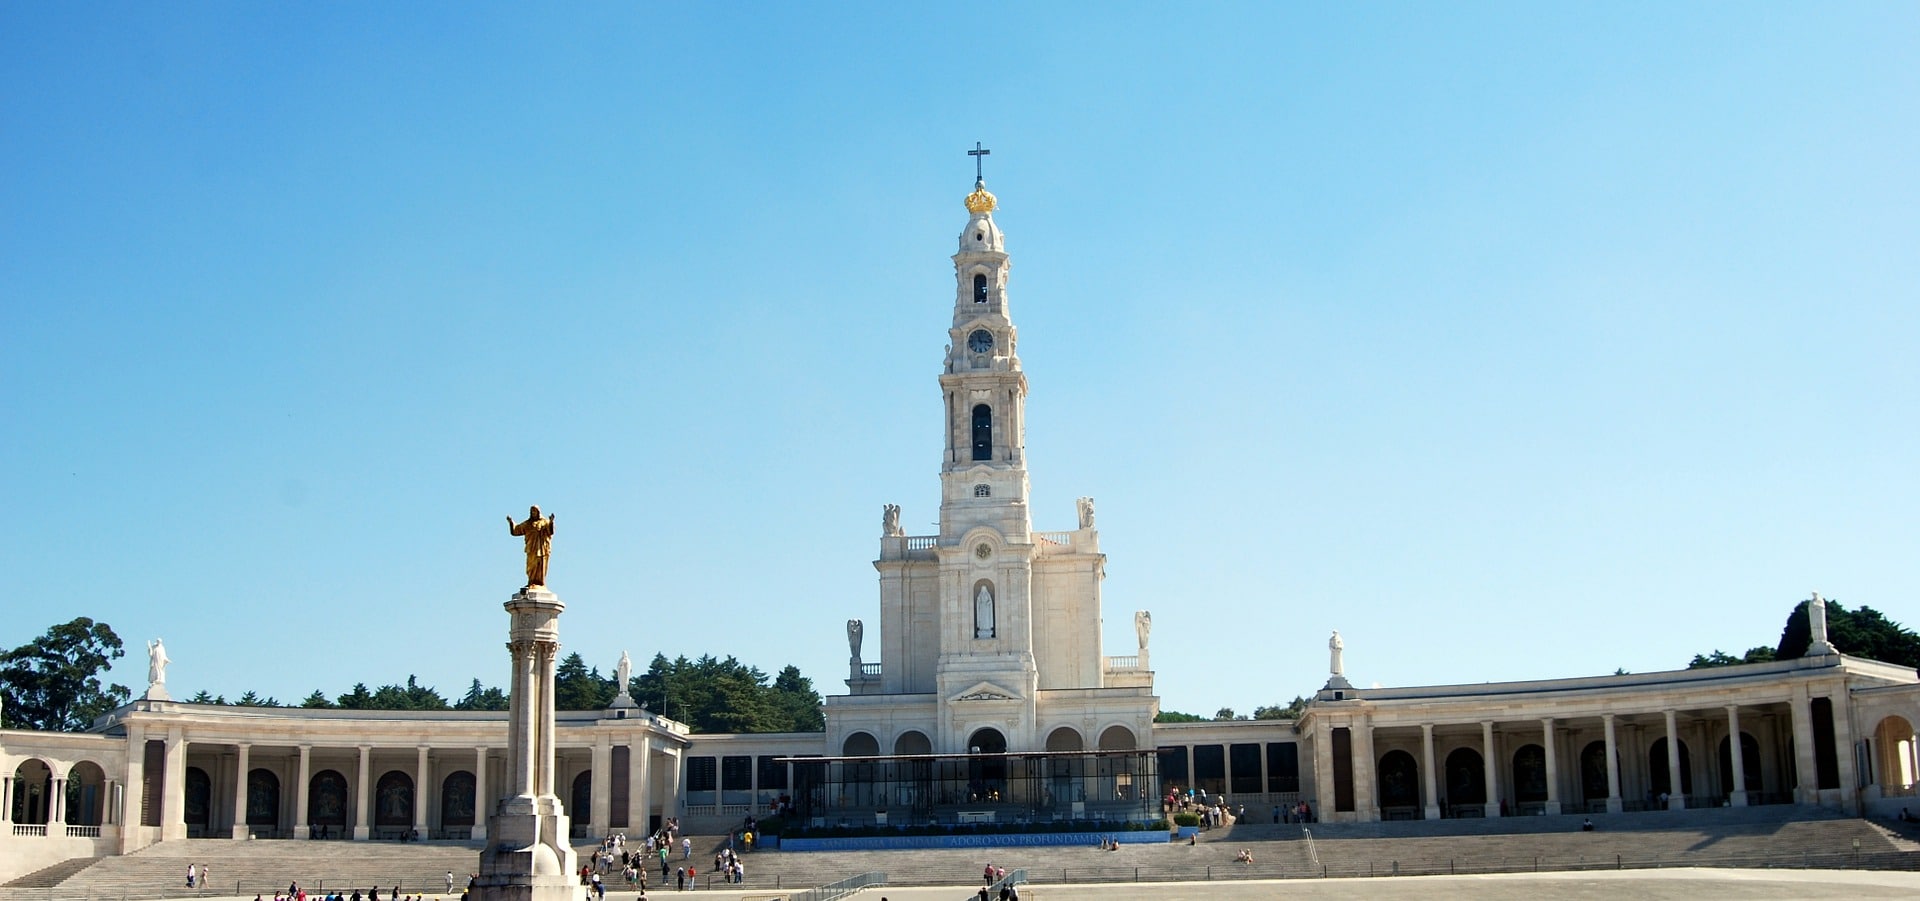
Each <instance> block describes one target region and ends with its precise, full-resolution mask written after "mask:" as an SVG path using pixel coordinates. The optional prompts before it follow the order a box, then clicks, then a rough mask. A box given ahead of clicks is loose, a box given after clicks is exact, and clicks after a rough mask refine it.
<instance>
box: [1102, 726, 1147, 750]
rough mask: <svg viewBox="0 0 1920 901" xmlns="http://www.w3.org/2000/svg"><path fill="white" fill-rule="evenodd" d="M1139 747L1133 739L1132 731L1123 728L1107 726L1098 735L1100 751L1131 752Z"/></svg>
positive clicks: (1137, 742)
mask: <svg viewBox="0 0 1920 901" xmlns="http://www.w3.org/2000/svg"><path fill="white" fill-rule="evenodd" d="M1138 747H1140V744H1139V741H1138V740H1137V739H1135V738H1134V736H1133V730H1132V729H1129V728H1127V727H1125V726H1108V727H1107V728H1106V729H1105V730H1104V731H1102V732H1101V733H1100V750H1102V751H1131V750H1133V749H1135V748H1138Z"/></svg>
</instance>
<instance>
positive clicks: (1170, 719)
mask: <svg viewBox="0 0 1920 901" xmlns="http://www.w3.org/2000/svg"><path fill="white" fill-rule="evenodd" d="M1153 721H1154V722H1156V723H1204V722H1206V721H1207V718H1206V717H1204V716H1200V715H1198V714H1192V713H1181V712H1180V711H1178V710H1162V711H1160V712H1159V713H1156V714H1154V715H1153Z"/></svg>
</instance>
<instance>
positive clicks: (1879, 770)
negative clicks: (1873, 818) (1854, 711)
mask: <svg viewBox="0 0 1920 901" xmlns="http://www.w3.org/2000/svg"><path fill="white" fill-rule="evenodd" d="M1869 741H1870V742H1871V750H1872V751H1873V781H1874V782H1875V783H1876V784H1878V785H1879V786H1880V787H1881V792H1882V794H1903V793H1909V792H1911V791H1912V790H1913V787H1914V783H1915V782H1920V748H1916V745H1917V744H1920V742H1916V739H1915V735H1914V729H1913V723H1912V721H1910V720H1908V719H1907V718H1906V717H1904V716H1900V715H1898V714H1895V715H1892V716H1887V717H1884V718H1882V719H1881V720H1880V722H1879V723H1878V724H1876V725H1875V726H1874V728H1873V737H1872V738H1871V739H1869Z"/></svg>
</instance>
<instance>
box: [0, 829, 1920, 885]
mask: <svg viewBox="0 0 1920 901" xmlns="http://www.w3.org/2000/svg"><path fill="white" fill-rule="evenodd" d="M1583 818H1584V816H1583V815H1568V816H1559V817H1529V818H1518V817H1516V818H1512V819H1511V820H1510V821H1505V822H1503V821H1501V820H1497V819H1496V820H1481V821H1474V820H1447V821H1437V822H1433V823H1424V822H1416V823H1388V824H1314V825H1312V826H1310V827H1309V828H1310V829H1311V830H1312V834H1313V840H1312V841H1311V842H1309V841H1308V840H1307V839H1306V838H1305V836H1304V835H1303V834H1302V831H1301V828H1300V827H1299V826H1297V825H1278V826H1276V825H1272V824H1260V823H1247V824H1242V825H1237V826H1230V827H1226V828H1223V829H1218V830H1212V831H1209V832H1207V833H1203V835H1202V837H1201V838H1200V840H1199V841H1197V842H1196V843H1194V844H1191V845H1190V844H1187V843H1186V842H1171V843H1165V844H1162V843H1153V844H1141V845H1123V846H1121V848H1120V849H1119V850H1117V851H1102V850H1100V849H1099V848H1098V847H1097V846H1087V847H1063V846H1037V847H1004V848H1000V847H996V848H962V849H921V850H907V851H835V852H807V853H802V852H780V851H758V852H755V853H752V854H747V855H744V856H743V859H744V861H745V863H746V869H747V880H746V882H745V884H744V885H742V886H740V888H744V889H761V890H764V889H774V888H779V889H794V888H809V887H813V886H818V885H824V884H827V883H830V882H834V881H837V880H840V879H844V878H846V877H848V876H852V875H855V874H858V873H863V872H872V871H878V872H884V873H887V874H888V876H889V879H890V881H891V882H893V883H894V884H902V885H978V884H979V882H980V877H981V868H982V867H983V866H985V865H987V864H989V863H992V864H994V865H997V866H1000V867H1005V868H1006V869H1008V870H1015V869H1025V870H1027V871H1028V874H1029V878H1030V879H1031V880H1032V881H1033V882H1035V883H1036V884H1039V885H1046V884H1049V883H1088V882H1113V883H1125V882H1163V881H1173V880H1181V881H1186V880H1217V879H1247V878H1267V879H1273V878H1306V877H1320V876H1322V875H1325V876H1356V875H1358V876H1365V875H1370V874H1371V875H1389V874H1391V873H1394V872H1399V873H1401V874H1414V873H1447V872H1456V873H1473V872H1489V871H1496V870H1526V869H1535V868H1538V869H1541V870H1556V869H1559V870H1564V869H1582V868H1597V867H1607V868H1612V867H1615V866H1620V867H1625V868H1636V867H1648V866H1751V867H1802V866H1815V867H1834V866H1853V865H1862V864H1873V865H1877V866H1902V867H1920V851H1916V850H1915V849H1916V848H1920V845H1917V844H1916V843H1915V842H1913V841H1912V840H1910V839H1909V838H1904V837H1901V836H1898V835H1896V834H1894V833H1893V832H1890V831H1889V830H1888V829H1887V828H1884V827H1882V826H1879V825H1876V824H1873V823H1869V822H1867V821H1865V820H1860V819H1853V818H1845V817H1839V816H1836V815H1832V814H1827V813H1822V812H1818V811H1810V810H1807V809H1805V808H1787V807H1783V808H1776V809H1773V810H1758V811H1756V810H1753V809H1748V810H1745V811H1742V810H1719V811H1686V812H1677V811H1676V812H1659V813H1636V814H1616V815H1612V816H1604V815H1594V816H1592V820H1593V822H1594V825H1595V827H1596V828H1595V831H1593V832H1582V831H1580V828H1579V827H1580V822H1581V820H1582V819H1583ZM1526 827H1531V828H1532V830H1533V831H1521V830H1523V829H1524V828H1526ZM723 841H724V839H723V838H722V837H720V836H698V837H695V838H694V849H695V850H694V856H693V860H692V863H693V865H694V866H695V867H697V868H698V869H699V871H700V874H701V876H700V882H701V884H702V887H703V888H705V887H709V886H711V887H714V888H718V887H719V886H718V884H717V881H716V880H715V879H714V878H713V874H711V873H710V872H709V870H710V868H711V867H712V863H713V852H714V850H715V849H717V848H718V847H720V845H721V843H722V842H723ZM1855 842H1858V846H1857V849H1856V846H1855ZM592 850H593V849H592V848H591V847H587V848H581V849H580V852H581V855H582V858H581V859H582V860H583V861H585V860H587V859H588V855H589V854H590V853H591V851H592ZM1241 850H1247V851H1250V852H1251V853H1252V855H1253V859H1254V863H1252V864H1242V863H1237V862H1235V860H1234V855H1235V853H1236V852H1238V851H1241ZM479 851H480V846H479V844H478V843H473V844H468V843H421V844H396V843H391V842H337V841H324V842H321V841H266V840H262V841H251V842H248V841H241V842H234V841H220V840H189V841H175V842H165V843H162V844H159V845H156V846H154V847H151V848H148V849H146V850H144V851H141V852H139V853H137V854H133V855H129V856H126V857H115V858H105V859H102V860H99V861H97V862H94V863H93V864H92V865H91V866H84V867H82V868H80V869H77V870H76V871H74V872H72V873H71V874H69V875H68V876H67V877H66V878H64V879H63V880H61V881H60V882H59V883H58V884H57V885H55V886H53V887H52V888H33V889H27V888H4V889H0V901H67V899H96V901H111V899H121V898H126V899H135V898H141V899H144V898H178V897H186V896H191V895H200V894H205V895H232V894H238V895H241V896H243V897H252V896H253V895H255V894H261V895H264V896H266V897H272V894H273V892H274V890H275V889H285V888H286V887H287V884H288V883H290V882H299V883H300V885H301V886H303V887H305V888H307V889H308V890H309V891H315V890H320V889H325V888H340V889H343V890H346V891H349V892H350V891H351V890H353V889H360V890H362V891H364V890H365V889H367V888H368V887H370V886H373V885H378V886H380V888H381V890H382V892H383V893H385V892H386V891H388V890H390V889H392V888H393V887H394V886H396V885H397V886H399V887H400V889H401V891H402V892H403V893H406V894H415V893H419V894H424V895H426V896H427V897H428V898H429V899H434V898H437V897H438V896H440V895H442V894H443V891H444V889H445V887H446V873H447V871H448V870H452V871H453V873H454V875H455V877H456V882H462V881H464V879H465V877H466V875H467V874H468V873H471V872H472V871H473V870H474V868H475V866H476V864H477V863H478V858H479ZM190 861H191V862H194V863H203V864H209V865H211V866H212V868H213V877H212V879H211V884H210V885H208V886H207V887H206V888H204V889H198V890H191V891H190V890H188V889H187V888H186V886H185V878H186V866H187V863H188V862H190ZM685 865H686V861H684V860H682V859H681V855H680V854H679V853H678V851H677V850H676V852H675V853H674V854H673V856H672V860H671V866H673V867H681V866H685ZM42 872H43V873H48V872H49V871H42ZM36 875H37V874H36ZM659 875H660V872H659V865H658V864H657V863H655V864H654V866H653V867H652V868H651V869H650V870H649V877H648V885H649V886H651V887H653V888H655V889H658V888H659V887H660V885H661V883H660V879H659ZM52 878H53V875H52V874H51V873H49V875H48V876H47V877H46V878H43V879H41V880H39V881H41V882H47V881H51V880H52ZM607 882H608V888H609V891H610V892H618V891H621V890H622V889H624V885H623V884H622V882H621V880H620V877H619V874H618V871H617V870H616V871H615V872H613V873H611V874H609V876H608V877H607Z"/></svg>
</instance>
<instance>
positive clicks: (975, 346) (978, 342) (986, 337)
mask: <svg viewBox="0 0 1920 901" xmlns="http://www.w3.org/2000/svg"><path fill="white" fill-rule="evenodd" d="M967 349H968V350H971V351H973V352H974V353H977V354H983V353H986V352H987V351H990V350H992V349H993V335H992V333H990V332H988V331H987V330H986V329H975V330H974V332H973V334H971V335H968V336H967Z"/></svg>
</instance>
